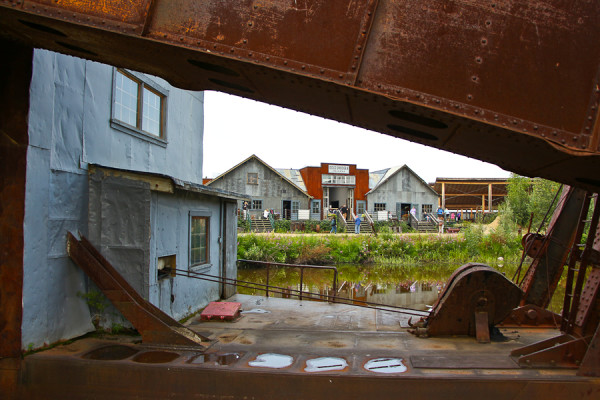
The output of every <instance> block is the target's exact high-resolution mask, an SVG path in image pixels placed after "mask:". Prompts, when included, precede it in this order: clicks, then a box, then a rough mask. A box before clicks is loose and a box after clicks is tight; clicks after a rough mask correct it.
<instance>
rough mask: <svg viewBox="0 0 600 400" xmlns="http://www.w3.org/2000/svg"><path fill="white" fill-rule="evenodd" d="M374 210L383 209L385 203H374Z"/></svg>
mask: <svg viewBox="0 0 600 400" xmlns="http://www.w3.org/2000/svg"><path fill="white" fill-rule="evenodd" d="M374 207H375V211H385V209H386V208H385V203H375V204H374Z"/></svg>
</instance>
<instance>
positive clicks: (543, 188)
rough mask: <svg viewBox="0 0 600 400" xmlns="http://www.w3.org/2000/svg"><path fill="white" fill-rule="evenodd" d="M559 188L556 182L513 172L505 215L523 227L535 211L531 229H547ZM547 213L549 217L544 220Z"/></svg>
mask: <svg viewBox="0 0 600 400" xmlns="http://www.w3.org/2000/svg"><path fill="white" fill-rule="evenodd" d="M559 189H560V184H558V183H556V182H552V181H548V180H546V179H541V178H534V179H530V178H527V177H524V176H520V175H516V174H512V175H511V177H510V178H509V179H508V185H507V196H506V203H505V207H504V212H505V217H507V218H510V219H511V220H512V221H514V222H515V223H517V224H518V225H519V226H521V227H526V226H527V225H528V224H529V218H530V215H531V214H532V213H533V223H532V227H531V229H532V230H533V231H536V230H538V228H539V229H540V230H545V229H546V228H547V226H548V222H549V220H550V216H551V215H552V213H553V212H554V209H555V208H556V205H557V203H558V199H557V200H555V201H554V203H553V200H554V199H555V197H556V193H557V191H558V190H559ZM546 214H547V215H548V217H546V219H545V220H544V217H545V216H546Z"/></svg>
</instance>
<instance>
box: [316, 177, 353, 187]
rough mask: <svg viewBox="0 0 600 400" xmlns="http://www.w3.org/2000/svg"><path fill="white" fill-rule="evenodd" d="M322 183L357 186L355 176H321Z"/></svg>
mask: <svg viewBox="0 0 600 400" xmlns="http://www.w3.org/2000/svg"><path fill="white" fill-rule="evenodd" d="M321 183H322V184H324V185H356V176H354V175H327V174H323V175H321Z"/></svg>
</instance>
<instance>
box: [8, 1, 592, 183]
mask: <svg viewBox="0 0 600 400" xmlns="http://www.w3.org/2000/svg"><path fill="white" fill-rule="evenodd" d="M599 36H600V2H597V1H583V0H579V1H572V2H557V1H551V0H535V1H524V0H507V1H502V2H481V1H474V0H463V1H450V2H449V1H446V0H430V1H427V2H423V1H420V0H379V1H377V0H339V1H335V2H334V1H328V0H298V1H293V2H292V1H284V0H270V1H258V0H256V1H250V0H237V1H234V0H218V1H217V0H206V1H196V0H140V1H136V2H131V1H126V0H114V1H111V2H91V1H83V0H35V1H34V0H27V1H22V0H0V37H3V38H5V39H9V40H18V41H21V42H23V43H25V44H27V45H30V46H34V47H42V48H46V49H50V50H54V51H58V52H61V53H66V54H71V55H74V56H78V57H83V58H88V59H91V60H96V61H101V62H104V63H107V64H112V65H117V66H120V67H125V68H131V69H134V70H138V71H141V72H146V73H150V74H154V75H158V76H161V77H163V78H165V79H167V80H168V81H169V82H171V83H172V84H174V85H176V86H178V87H181V88H186V89H191V90H218V91H223V92H228V93H232V94H235V95H239V96H243V97H247V98H250V99H255V100H259V101H263V102H267V103H273V104H278V105H280V106H283V107H288V108H292V109H295V110H299V111H303V112H307V113H309V114H314V115H318V116H322V117H325V118H329V119H334V120H337V121H341V122H344V123H347V124H351V125H355V126H359V127H364V128H367V129H370V130H373V131H378V132H382V133H385V134H388V135H392V136H396V137H399V138H403V139H407V140H411V141H413V142H418V143H422V144H425V145H428V146H433V147H437V148H440V149H445V150H449V151H452V152H456V153H459V154H463V155H466V156H470V157H474V158H477V159H480V160H483V161H487V162H491V163H494V164H497V165H499V166H500V167H502V168H504V169H507V170H510V171H514V172H517V173H520V174H524V175H529V176H541V177H544V178H549V179H552V180H555V181H560V182H563V183H567V184H570V185H573V186H577V187H582V188H586V189H588V190H591V191H594V192H597V191H599V189H600V178H599V177H598V174H597V171H598V170H599V169H600V153H599V151H600V148H599V144H600V123H599V118H598V106H599V99H600V83H599V79H600V72H599V71H600V68H599V66H600V63H599V61H600V41H598V40H597V38H598V37H599Z"/></svg>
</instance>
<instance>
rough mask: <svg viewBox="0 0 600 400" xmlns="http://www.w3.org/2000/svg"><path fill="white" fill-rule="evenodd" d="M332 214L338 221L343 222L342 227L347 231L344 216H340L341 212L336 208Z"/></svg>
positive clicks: (346, 222)
mask: <svg viewBox="0 0 600 400" xmlns="http://www.w3.org/2000/svg"><path fill="white" fill-rule="evenodd" d="M333 213H334V214H335V215H336V216H337V220H338V221H343V223H344V226H345V227H346V229H348V221H346V219H345V218H344V216H343V215H342V212H341V211H340V209H339V208H336V209H335V210H334V211H333Z"/></svg>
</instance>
